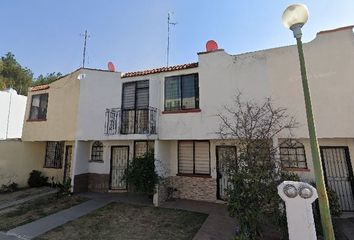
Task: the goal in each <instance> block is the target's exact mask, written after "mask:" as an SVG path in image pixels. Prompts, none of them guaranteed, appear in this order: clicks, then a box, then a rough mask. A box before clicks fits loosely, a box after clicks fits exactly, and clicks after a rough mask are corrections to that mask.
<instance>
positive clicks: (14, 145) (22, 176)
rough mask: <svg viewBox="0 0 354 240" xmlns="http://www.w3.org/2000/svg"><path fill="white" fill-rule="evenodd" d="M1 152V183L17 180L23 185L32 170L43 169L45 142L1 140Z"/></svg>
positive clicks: (25, 183)
mask: <svg viewBox="0 0 354 240" xmlns="http://www.w3.org/2000/svg"><path fill="white" fill-rule="evenodd" d="M0 153H1V154H0V185H2V184H8V183H9V182H16V183H18V184H19V185H20V186H22V187H23V186H26V185H27V180H28V177H29V173H30V172H31V171H32V170H41V169H42V167H43V159H44V156H45V143H41V142H39V143H25V142H22V141H20V140H7V141H0ZM15 153H16V154H15Z"/></svg>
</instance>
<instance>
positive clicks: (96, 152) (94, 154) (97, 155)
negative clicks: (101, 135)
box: [91, 141, 103, 162]
mask: <svg viewBox="0 0 354 240" xmlns="http://www.w3.org/2000/svg"><path fill="white" fill-rule="evenodd" d="M91 161H93V162H102V161H103V144H102V142H100V141H95V142H93V144H92V148H91Z"/></svg>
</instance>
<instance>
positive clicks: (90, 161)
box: [89, 160, 104, 163]
mask: <svg viewBox="0 0 354 240" xmlns="http://www.w3.org/2000/svg"><path fill="white" fill-rule="evenodd" d="M89 163H104V162H103V160H99V161H98V160H89Z"/></svg>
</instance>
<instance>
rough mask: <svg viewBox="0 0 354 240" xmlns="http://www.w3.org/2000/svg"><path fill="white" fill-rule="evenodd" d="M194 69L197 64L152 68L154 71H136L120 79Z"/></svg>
mask: <svg viewBox="0 0 354 240" xmlns="http://www.w3.org/2000/svg"><path fill="white" fill-rule="evenodd" d="M196 67H198V63H197V62H195V63H187V64H181V65H175V66H170V67H162V68H154V69H149V70H143V71H137V72H127V73H124V74H123V75H122V78H127V77H137V76H145V75H149V74H156V73H161V72H172V71H178V70H184V69H189V68H196Z"/></svg>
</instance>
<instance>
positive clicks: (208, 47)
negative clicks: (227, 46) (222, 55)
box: [205, 40, 218, 52]
mask: <svg viewBox="0 0 354 240" xmlns="http://www.w3.org/2000/svg"><path fill="white" fill-rule="evenodd" d="M205 46H206V51H207V52H212V51H215V50H218V44H217V43H216V42H215V41H214V40H209V41H208V42H207V43H206V45H205Z"/></svg>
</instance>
